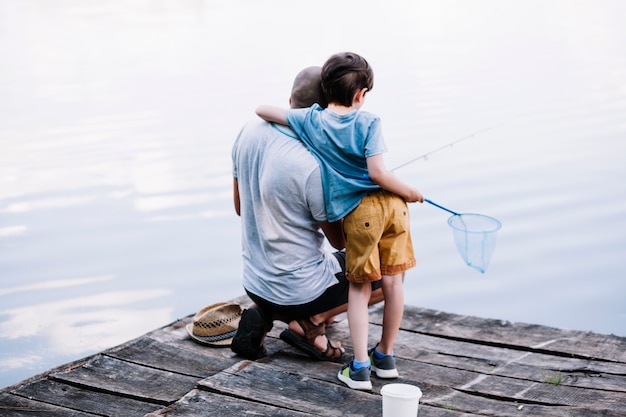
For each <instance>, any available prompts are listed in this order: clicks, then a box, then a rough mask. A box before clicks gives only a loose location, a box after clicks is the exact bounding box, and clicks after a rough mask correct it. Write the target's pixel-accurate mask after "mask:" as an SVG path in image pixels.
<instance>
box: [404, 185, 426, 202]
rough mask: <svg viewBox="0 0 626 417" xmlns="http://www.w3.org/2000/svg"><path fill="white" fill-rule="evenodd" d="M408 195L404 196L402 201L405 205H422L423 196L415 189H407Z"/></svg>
mask: <svg viewBox="0 0 626 417" xmlns="http://www.w3.org/2000/svg"><path fill="white" fill-rule="evenodd" d="M408 191H409V192H408V194H407V195H405V196H404V200H405V201H406V202H407V203H417V202H419V203H423V202H424V196H423V195H422V193H420V192H419V191H418V190H417V188H413V187H409V190H408Z"/></svg>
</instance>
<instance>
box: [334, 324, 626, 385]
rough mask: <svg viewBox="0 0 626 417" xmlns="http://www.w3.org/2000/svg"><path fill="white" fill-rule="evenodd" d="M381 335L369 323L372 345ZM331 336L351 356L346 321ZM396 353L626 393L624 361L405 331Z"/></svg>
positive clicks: (475, 369) (486, 371)
mask: <svg viewBox="0 0 626 417" xmlns="http://www.w3.org/2000/svg"><path fill="white" fill-rule="evenodd" d="M379 334H380V328H378V326H374V325H372V326H370V346H373V345H374V343H375V341H376V340H378V339H377V337H378V336H379ZM328 335H329V336H330V337H335V338H337V339H338V340H342V341H344V346H345V347H346V348H347V349H348V357H349V355H350V354H351V345H350V336H349V331H348V329H347V326H345V325H344V323H343V322H340V323H337V324H336V325H335V326H334V327H333V329H332V331H329V332H328ZM395 354H396V356H397V357H399V358H406V359H410V360H415V361H418V362H423V363H430V364H433V365H440V366H445V367H448V368H456V369H462V370H470V371H473V372H480V373H484V374H489V375H501V376H508V377H513V378H518V379H528V380H530V381H534V382H544V381H546V380H548V379H552V378H553V377H555V376H558V377H559V379H560V381H559V382H560V384H562V385H569V386H577V387H587V388H592V389H601V390H609V391H620V392H626V381H625V378H624V375H626V364H623V363H613V362H603V361H593V360H591V359H579V358H564V357H561V356H554V355H550V354H547V353H534V352H524V351H520V350H515V349H509V348H504V347H495V346H488V345H482V344H478V345H476V344H472V343H470V342H467V341H454V340H450V339H446V338H440V337H437V336H428V335H422V334H417V333H413V332H408V331H403V330H401V331H400V332H399V334H398V337H397V339H396V345H395Z"/></svg>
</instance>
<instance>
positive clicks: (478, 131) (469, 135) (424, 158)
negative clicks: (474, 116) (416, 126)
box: [391, 122, 503, 171]
mask: <svg viewBox="0 0 626 417" xmlns="http://www.w3.org/2000/svg"><path fill="white" fill-rule="evenodd" d="M502 123H503V122H498V123H496V124H493V125H491V126H488V127H485V128H483V129H480V130H477V131H475V132H472V133H470V134H468V135H465V136H463V137H460V138H458V139H455V140H453V141H452V142H450V143H447V144H445V145H443V146H440V147H439V148H437V149H433V150H432V151H430V152H426V153H425V154H423V155H420V156H418V157H416V158H413V159H411V160H409V161H406V162H404V163H402V164H400V165H398V166H397V167H395V168H393V169H391V171H395V170H397V169H400V168H403V167H405V166H407V165H410V164H412V163H413V162H415V161H419V160H420V159H423V160H425V161H426V160H427V159H428V157H429V156H431V155H433V154H435V153H437V152H441V151H442V150H444V149H447V148H451V147H453V146H454V145H456V144H457V143H459V142H463V141H464V140H467V139H471V138H473V137H475V136H478V135H481V134H483V133H485V132H488V131H490V130H493V129H495V128H496V127H497V126H499V125H501V124H502Z"/></svg>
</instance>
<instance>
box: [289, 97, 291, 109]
mask: <svg viewBox="0 0 626 417" xmlns="http://www.w3.org/2000/svg"><path fill="white" fill-rule="evenodd" d="M289 107H291V97H289Z"/></svg>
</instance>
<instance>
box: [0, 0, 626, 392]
mask: <svg viewBox="0 0 626 417" xmlns="http://www.w3.org/2000/svg"><path fill="white" fill-rule="evenodd" d="M383 3H384V4H383ZM329 10H332V13H329ZM356 11H359V12H358V13H357V12H356ZM304 15H306V18H305V19H303V16H304ZM624 21H626V3H624V2H622V1H619V0H615V1H602V0H600V1H598V0H588V1H571V0H567V1H565V0H563V1H559V0H547V1H546V0H542V1H528V0H525V1H495V0H494V1H485V0H476V1H472V2H464V1H459V0H457V1H452V0H437V1H435V0H432V1H428V0H427V1H421V2H411V1H393V0H392V1H389V2H376V1H366V2H363V1H344V2H331V1H327V0H323V1H321V2H316V4H315V7H313V8H309V7H306V6H304V3H302V2H289V1H287V0H272V1H266V2H262V3H261V2H252V1H232V2H226V3H224V2H216V1H211V0H206V1H203V0H187V1H173V0H172V1H149V0H143V1H139V0H133V1H121V0H118V1H113V0H111V1H84V0H80V1H78V0H75V1H72V0H67V1H58V0H52V1H43V0H0V56H2V57H3V58H2V62H1V63H0V387H3V386H7V385H10V384H13V383H15V382H17V381H19V380H21V379H24V378H27V377H30V376H32V375H35V374H37V373H39V372H42V371H44V370H46V369H48V368H51V367H53V366H58V365H60V364H63V363H66V362H68V361H71V360H74V359H78V358H80V357H83V356H86V355H88V354H91V353H94V352H96V351H99V350H101V349H104V348H107V347H111V346H114V345H117V344H119V343H121V342H124V341H126V340H128V339H131V338H134V337H137V336H139V335H141V334H142V333H144V332H146V331H149V330H152V329H154V328H157V327H160V326H163V325H165V324H167V323H170V322H172V321H173V320H175V319H177V318H181V317H184V316H186V315H188V314H191V313H193V312H195V311H197V310H199V309H200V308H202V307H203V306H205V305H207V304H210V303H213V302H217V301H223V300H227V299H230V298H233V297H236V296H238V295H241V294H242V291H243V290H242V287H241V280H240V270H241V264H240V228H239V219H238V218H237V216H236V215H235V214H234V211H233V208H232V197H231V186H232V179H231V173H230V147H231V145H232V142H233V140H234V138H235V136H236V135H237V132H238V130H239V128H240V127H241V125H242V124H243V123H244V122H245V121H247V120H248V119H251V118H253V117H254V114H253V109H254V108H255V107H256V106H257V105H258V104H261V103H273V104H283V105H287V99H288V95H289V89H290V87H291V81H292V78H293V76H294V75H295V74H296V73H297V72H298V71H299V70H300V69H301V68H303V67H305V66H308V65H314V64H320V65H321V64H322V63H323V61H324V60H325V59H326V58H327V57H328V56H329V55H330V54H332V53H334V52H337V51H341V50H353V51H355V52H359V53H361V54H362V55H364V56H365V57H366V58H367V59H368V60H369V61H370V63H371V64H372V66H373V67H374V70H375V74H376V81H375V87H374V89H373V91H372V93H371V94H369V95H368V101H367V103H366V107H365V108H366V109H367V110H369V111H372V112H375V113H377V114H379V115H380V116H381V118H382V119H383V127H384V132H385V136H386V138H387V144H388V147H389V149H390V151H389V153H388V154H387V155H386V162H387V165H388V166H389V167H392V168H393V167H397V166H399V165H401V164H403V163H404V162H406V161H409V160H411V159H414V158H418V157H420V156H422V155H426V154H428V157H424V158H420V159H418V160H417V161H415V162H413V163H411V164H409V165H407V166H405V167H403V168H400V169H398V170H397V174H398V175H399V176H401V177H402V178H403V179H405V180H406V181H410V182H412V183H413V184H415V185H416V186H417V187H418V188H420V189H421V191H422V192H423V193H424V194H425V195H426V196H427V197H428V198H430V199H432V200H434V201H436V202H438V203H440V204H443V205H444V206H447V207H449V208H451V209H453V210H455V211H458V212H474V213H481V214H487V215H490V216H493V217H496V218H498V219H499V220H501V221H502V223H503V227H502V229H501V231H500V232H498V241H497V245H496V250H495V253H494V256H493V259H492V262H491V265H490V266H489V269H488V270H487V272H486V273H485V274H480V273H478V272H476V271H475V270H473V269H470V268H468V267H467V266H465V264H464V263H463V262H462V261H461V258H460V257H459V255H458V253H457V252H456V248H455V246H454V241H453V237H452V233H451V230H450V228H449V227H448V225H447V223H446V221H447V218H448V214H447V213H446V212H444V211H442V210H439V209H437V208H435V207H432V206H429V205H426V204H425V205H419V204H417V205H412V206H411V214H412V231H413V235H414V241H415V251H416V255H417V257H418V266H417V268H415V269H412V270H410V271H409V273H408V274H407V277H406V285H405V288H406V303H407V304H411V305H416V306H421V307H428V308H434V309H440V310H444V311H448V312H454V313H459V314H468V315H479V316H482V317H489V318H496V319H502V320H509V321H522V322H528V323H539V324H544V325H549V326H557V327H563V328H569V329H578V330H590V331H596V332H602V333H615V334H618V335H622V336H626V280H625V279H624V276H625V275H626V257H625V256H624V253H625V251H626V221H625V220H624V213H625V212H626V181H624V179H625V178H626V140H625V139H626V117H625V116H626V29H625V27H624V25H623V22H624ZM316 22H319V23H316ZM453 142H456V143H455V144H454V146H446V145H448V144H451V143H453Z"/></svg>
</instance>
